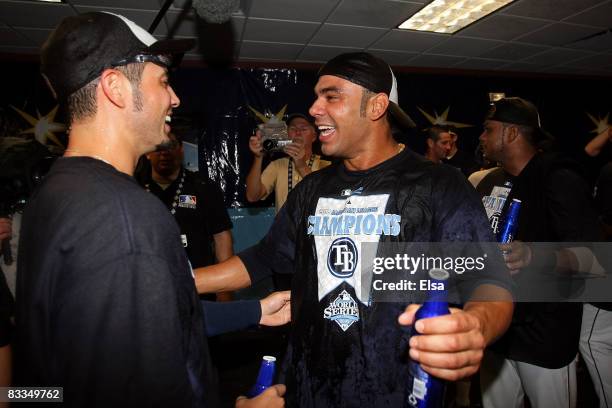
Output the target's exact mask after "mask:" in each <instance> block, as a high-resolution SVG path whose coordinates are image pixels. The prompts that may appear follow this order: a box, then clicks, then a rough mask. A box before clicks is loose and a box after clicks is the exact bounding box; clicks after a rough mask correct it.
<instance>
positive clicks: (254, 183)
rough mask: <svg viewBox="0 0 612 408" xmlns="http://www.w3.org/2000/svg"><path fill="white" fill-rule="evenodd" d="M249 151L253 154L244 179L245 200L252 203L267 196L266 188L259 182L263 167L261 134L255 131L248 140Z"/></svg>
mask: <svg viewBox="0 0 612 408" xmlns="http://www.w3.org/2000/svg"><path fill="white" fill-rule="evenodd" d="M249 149H251V153H253V165H252V166H251V169H250V170H249V174H248V175H247V178H246V198H247V200H248V201H249V202H251V203H254V202H256V201H259V200H261V199H262V198H264V197H265V196H266V194H268V192H267V191H266V187H265V186H264V185H263V183H262V182H261V167H262V165H263V153H262V147H261V133H260V132H259V131H257V133H255V135H253V136H251V138H250V139H249Z"/></svg>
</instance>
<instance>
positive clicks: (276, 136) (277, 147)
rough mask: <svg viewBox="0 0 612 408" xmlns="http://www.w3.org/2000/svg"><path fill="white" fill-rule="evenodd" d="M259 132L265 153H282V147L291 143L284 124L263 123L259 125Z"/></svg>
mask: <svg viewBox="0 0 612 408" xmlns="http://www.w3.org/2000/svg"><path fill="white" fill-rule="evenodd" d="M259 129H260V130H261V133H262V137H261V145H262V147H263V149H264V151H266V152H268V153H269V152H275V151H282V150H283V147H285V146H287V145H289V144H291V143H292V140H291V139H290V138H289V135H288V134H287V124H286V123H285V122H276V123H270V122H267V123H263V124H261V125H259Z"/></svg>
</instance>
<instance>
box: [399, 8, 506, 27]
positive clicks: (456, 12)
mask: <svg viewBox="0 0 612 408" xmlns="http://www.w3.org/2000/svg"><path fill="white" fill-rule="evenodd" d="M513 1H514V0H434V1H432V2H431V3H429V4H428V5H427V6H425V7H424V8H422V9H421V10H420V11H419V12H418V13H416V14H415V15H413V16H412V17H410V18H409V19H408V20H406V21H404V22H403V23H402V24H401V25H400V26H399V28H400V29H403V30H417V31H430V32H434V33H443V34H452V33H454V32H457V31H459V30H461V29H462V28H464V27H466V26H468V25H470V24H472V23H473V22H474V21H476V20H480V19H481V18H483V17H485V16H487V15H489V14H491V13H493V12H494V11H496V10H499V9H500V8H502V7H504V6H505V5H507V4H510V3H512V2H513Z"/></svg>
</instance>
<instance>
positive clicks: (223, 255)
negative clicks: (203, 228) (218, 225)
mask: <svg viewBox="0 0 612 408" xmlns="http://www.w3.org/2000/svg"><path fill="white" fill-rule="evenodd" d="M213 240H214V241H215V258H217V263H219V262H223V261H225V260H227V259H229V258H231V257H232V255H234V248H233V241H232V232H231V231H230V230H225V231H221V232H219V233H217V234H214V235H213ZM217 300H218V301H219V302H226V301H229V300H232V294H231V292H220V293H217Z"/></svg>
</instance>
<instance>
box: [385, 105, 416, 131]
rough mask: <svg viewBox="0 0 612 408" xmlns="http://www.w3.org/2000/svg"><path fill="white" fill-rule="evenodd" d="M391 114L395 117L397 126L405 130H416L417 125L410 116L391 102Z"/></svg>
mask: <svg viewBox="0 0 612 408" xmlns="http://www.w3.org/2000/svg"><path fill="white" fill-rule="evenodd" d="M389 112H391V115H392V116H393V119H394V120H395V121H396V123H397V125H398V126H400V127H401V128H403V129H410V128H416V123H414V121H413V120H412V118H411V117H410V116H408V114H407V113H406V112H404V111H403V110H402V108H400V107H399V105H398V104H396V103H395V102H391V101H389Z"/></svg>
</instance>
